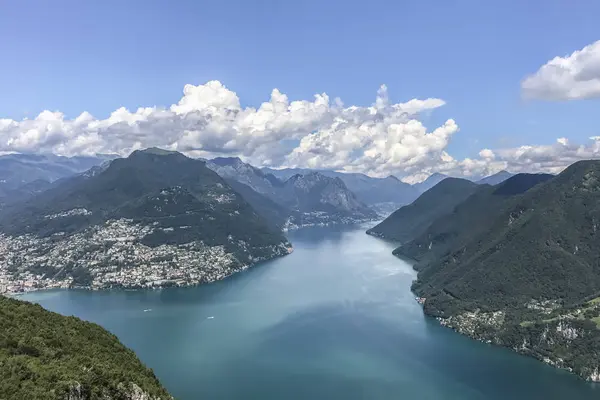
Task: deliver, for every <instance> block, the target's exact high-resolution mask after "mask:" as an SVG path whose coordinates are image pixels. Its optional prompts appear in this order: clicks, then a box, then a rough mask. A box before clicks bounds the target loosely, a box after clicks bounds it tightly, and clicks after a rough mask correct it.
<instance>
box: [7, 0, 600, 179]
mask: <svg viewBox="0 0 600 400" xmlns="http://www.w3.org/2000/svg"><path fill="white" fill-rule="evenodd" d="M598 15H600V2H598V1H594V0H570V1H567V0H563V1H557V0H531V1H527V2H524V1H517V0H504V1H485V2H484V1H479V0H464V1H458V0H455V1H452V0H448V1H433V0H431V1H428V0H421V1H399V0H397V1H368V2H367V1H351V0H347V1H294V2H291V1H235V0H230V1H227V2H221V1H201V0H190V1H188V0H179V1H159V0H145V1H138V0H128V1H112V0H104V1H101V2H92V1H84V2H80V1H75V0H62V1H56V2H49V1H45V0H39V1H32V0H19V1H10V0H0V55H1V56H0V94H1V95H0V152H3V153H6V152H23V153H31V152H33V153H55V154H60V155H66V156H73V155H81V154H85V155H90V154H95V153H117V154H120V155H127V154H128V153H130V152H131V151H133V150H135V149H138V148H144V147H150V146H159V147H163V148H168V149H172V150H178V151H182V152H184V153H186V154H188V155H190V156H194V157H212V156H239V157H241V158H242V159H244V160H245V161H248V162H251V163H253V164H255V165H258V166H272V167H286V166H287V167H294V166H297V167H310V168H331V169H336V170H345V171H352V172H363V173H367V174H369V175H372V176H387V175H390V174H394V175H396V176H398V177H401V178H403V179H404V180H405V181H408V182H415V181H418V180H421V179H424V178H425V177H426V176H428V175H429V174H431V173H433V172H442V173H447V174H450V175H454V176H481V175H487V174H490V173H494V172H497V171H500V170H502V169H507V170H509V171H511V172H522V171H524V172H541V171H544V172H559V171H560V170H561V169H563V168H564V167H566V166H567V165H569V164H570V163H572V162H575V161H577V160H579V159H585V158H600V140H599V139H597V138H596V137H600V112H599V111H600V24H598Z"/></svg>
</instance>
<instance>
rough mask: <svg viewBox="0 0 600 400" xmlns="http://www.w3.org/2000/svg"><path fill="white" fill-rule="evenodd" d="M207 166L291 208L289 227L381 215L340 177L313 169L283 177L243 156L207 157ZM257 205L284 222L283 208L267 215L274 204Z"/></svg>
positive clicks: (253, 199) (373, 217)
mask: <svg viewBox="0 0 600 400" xmlns="http://www.w3.org/2000/svg"><path fill="white" fill-rule="evenodd" d="M207 166H208V167H209V168H211V169H213V170H214V171H215V172H217V173H218V174H219V175H221V176H223V177H225V178H227V179H229V180H236V181H238V182H239V183H241V184H244V185H246V186H247V187H249V188H250V189H252V190H254V191H255V192H257V193H259V194H260V195H261V196H264V197H266V198H268V199H269V200H270V201H271V202H275V203H276V204H278V205H279V206H280V207H281V208H283V209H285V210H287V215H288V217H287V220H286V222H285V223H284V228H286V229H290V228H294V227H300V226H307V225H321V224H329V223H340V222H342V223H348V222H358V221H363V220H372V219H375V218H376V217H377V216H376V214H375V212H374V211H373V210H371V209H370V208H369V207H368V206H367V205H365V204H363V203H362V202H361V201H360V200H358V199H357V198H356V196H355V195H354V193H352V192H351V191H350V190H348V188H347V187H346V185H345V184H344V182H343V181H342V180H341V179H340V178H338V177H330V176H326V175H325V174H322V173H320V172H316V171H311V172H307V173H306V174H304V175H302V174H295V175H292V176H290V177H289V178H288V179H286V180H284V181H283V180H280V179H279V178H277V177H276V176H274V175H272V174H270V173H267V172H265V171H263V170H260V169H258V168H255V167H253V166H252V165H250V164H246V163H244V162H242V161H241V160H240V159H239V158H215V159H213V160H207ZM240 190H241V191H242V192H243V193H245V194H246V195H249V196H251V197H252V201H255V202H256V201H258V199H259V197H258V196H256V195H252V194H250V193H249V192H248V191H247V189H246V188H240ZM249 201H250V200H249ZM254 206H255V208H256V209H257V210H262V211H261V212H262V213H263V216H266V217H267V218H270V219H271V221H272V222H273V223H275V224H276V225H279V224H280V215H281V212H280V211H281V210H278V211H277V216H274V214H273V213H272V212H270V213H269V215H267V211H271V210H273V207H270V208H267V207H264V206H261V205H260V204H258V203H255V204H254ZM277 220H279V221H277Z"/></svg>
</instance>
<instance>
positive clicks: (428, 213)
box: [367, 178, 478, 243]
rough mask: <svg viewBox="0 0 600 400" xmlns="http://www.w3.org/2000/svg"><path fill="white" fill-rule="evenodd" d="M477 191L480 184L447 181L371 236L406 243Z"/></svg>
mask: <svg viewBox="0 0 600 400" xmlns="http://www.w3.org/2000/svg"><path fill="white" fill-rule="evenodd" d="M477 188H478V186H477V184H475V183H473V182H471V181H468V180H466V179H459V178H445V179H443V180H442V181H440V182H439V183H438V184H437V185H435V186H434V187H432V188H431V189H429V190H427V191H426V192H425V193H423V194H422V195H421V196H419V198H417V199H416V200H415V201H414V202H412V203H411V204H410V205H407V206H404V207H402V208H400V209H398V210H396V211H394V212H393V213H392V214H391V215H390V216H389V217H387V218H386V219H385V220H383V221H382V222H381V223H379V224H378V225H376V226H375V227H373V228H371V229H369V230H368V231H367V233H368V234H370V235H374V236H378V237H382V238H386V239H390V240H395V241H398V242H400V243H405V242H407V241H409V240H411V239H413V238H415V237H418V236H419V235H421V234H422V233H423V232H425V230H426V229H427V227H429V225H431V224H432V223H433V222H434V221H435V220H436V219H438V218H440V217H441V216H443V215H446V214H448V213H450V212H451V211H452V210H453V209H454V207H456V206H457V205H458V204H460V203H461V202H463V201H464V200H465V199H466V198H467V197H469V196H470V195H471V194H472V193H474V192H475V191H476V190H477Z"/></svg>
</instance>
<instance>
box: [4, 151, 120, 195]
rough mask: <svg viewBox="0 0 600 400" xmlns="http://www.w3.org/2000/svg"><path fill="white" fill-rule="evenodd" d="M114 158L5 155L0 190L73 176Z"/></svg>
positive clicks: (106, 156)
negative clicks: (37, 181)
mask: <svg viewBox="0 0 600 400" xmlns="http://www.w3.org/2000/svg"><path fill="white" fill-rule="evenodd" d="M113 158H115V157H114V156H111V155H102V156H98V157H62V156H55V155H52V154H46V155H43V154H7V155H3V156H0V190H1V188H2V187H6V188H10V189H13V188H16V187H19V186H22V185H23V184H25V183H28V182H32V181H36V180H45V181H48V182H52V181H55V180H57V179H60V178H64V177H68V176H71V175H75V174H77V173H80V172H83V171H86V170H88V169H90V168H92V167H93V166H95V165H100V164H102V163H103V162H105V161H107V160H111V159H113Z"/></svg>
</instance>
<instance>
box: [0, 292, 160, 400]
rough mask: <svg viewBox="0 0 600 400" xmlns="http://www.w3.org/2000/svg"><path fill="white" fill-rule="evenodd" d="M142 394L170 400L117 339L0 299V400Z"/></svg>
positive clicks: (111, 399)
mask: <svg viewBox="0 0 600 400" xmlns="http://www.w3.org/2000/svg"><path fill="white" fill-rule="evenodd" d="M144 394H145V395H147V396H148V397H143V398H146V399H153V400H158V399H171V397H170V396H169V394H168V393H167V391H166V390H165V389H164V388H163V387H162V386H161V384H160V382H159V381H158V380H157V378H156V377H155V376H154V373H153V372H152V370H150V369H148V368H147V367H145V366H144V365H143V364H142V363H141V362H140V361H139V360H138V359H137V357H136V356H135V354H134V353H133V352H132V351H131V350H129V349H127V348H126V347H125V346H123V345H122V344H121V343H120V342H119V340H118V339H117V338H116V336H114V335H112V334H110V333H109V332H107V331H106V330H104V329H103V328H101V327H100V326H98V325H96V324H92V323H89V322H84V321H81V320H79V319H78V318H75V317H64V316H62V315H59V314H55V313H52V312H49V311H46V310H44V309H43V308H42V307H41V306H39V305H35V304H31V303H27V302H22V301H18V300H14V299H9V298H6V297H2V296H0V399H3V400H24V399H27V400H59V399H60V400H64V399H66V398H68V399H81V400H84V399H85V400H96V399H97V400H101V399H102V400H133V399H140V398H142V397H136V396H139V395H144ZM68 395H70V397H68Z"/></svg>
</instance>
